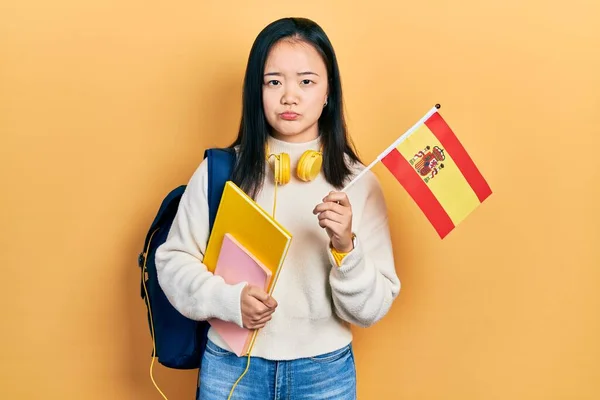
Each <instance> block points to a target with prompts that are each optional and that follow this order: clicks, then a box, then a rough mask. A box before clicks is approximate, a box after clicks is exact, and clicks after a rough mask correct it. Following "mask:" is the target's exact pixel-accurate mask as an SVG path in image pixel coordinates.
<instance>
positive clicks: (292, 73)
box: [263, 40, 328, 142]
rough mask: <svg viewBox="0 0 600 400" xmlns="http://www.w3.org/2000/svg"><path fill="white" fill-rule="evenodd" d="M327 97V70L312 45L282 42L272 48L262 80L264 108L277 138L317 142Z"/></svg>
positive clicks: (289, 41)
mask: <svg viewBox="0 0 600 400" xmlns="http://www.w3.org/2000/svg"><path fill="white" fill-rule="evenodd" d="M327 93H328V77H327V68H326V66H325V63H324V62H323V59H322V58H321V56H320V54H319V53H318V52H317V51H316V50H315V48H314V47H313V46H312V45H310V44H308V43H306V42H301V41H292V40H282V41H280V42H278V43H277V44H275V45H274V46H273V47H272V48H271V51H270V53H269V56H268V57H267V60H266V63H265V74H264V77H263V108H264V112H265V116H266V118H267V122H268V123H269V125H271V127H272V128H273V136H274V137H275V138H277V139H280V140H284V141H286V142H307V141H310V140H313V139H316V138H317V136H318V135H319V127H318V121H319V117H320V116H321V113H322V112H323V107H324V105H325V102H326V100H327Z"/></svg>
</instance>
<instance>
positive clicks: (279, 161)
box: [266, 144, 323, 185]
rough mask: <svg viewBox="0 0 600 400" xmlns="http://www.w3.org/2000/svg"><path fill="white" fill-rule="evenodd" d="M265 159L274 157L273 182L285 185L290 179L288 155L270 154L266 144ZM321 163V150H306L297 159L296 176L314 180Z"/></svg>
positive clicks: (303, 179)
mask: <svg viewBox="0 0 600 400" xmlns="http://www.w3.org/2000/svg"><path fill="white" fill-rule="evenodd" d="M266 151H267V161H269V160H270V159H271V157H274V158H275V161H274V162H273V175H274V177H275V183H276V184H278V185H285V184H286V183H288V182H289V181H290V178H291V176H290V169H291V167H290V164H291V163H290V155H289V154H287V153H279V154H271V152H270V151H269V145H268V144H267V146H266ZM322 165H323V152H322V151H317V150H306V151H305V152H304V153H303V154H302V157H300V160H299V161H298V167H297V168H296V176H297V177H298V178H299V179H300V180H302V181H304V182H309V181H312V180H314V179H315V178H316V177H317V176H318V175H319V173H320V172H321V166H322Z"/></svg>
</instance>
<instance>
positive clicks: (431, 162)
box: [348, 105, 492, 239]
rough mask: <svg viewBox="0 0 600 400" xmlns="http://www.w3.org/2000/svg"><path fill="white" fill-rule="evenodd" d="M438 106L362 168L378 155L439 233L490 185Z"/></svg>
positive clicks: (473, 205)
mask: <svg viewBox="0 0 600 400" xmlns="http://www.w3.org/2000/svg"><path fill="white" fill-rule="evenodd" d="M439 108H440V106H439V105H436V106H435V107H433V108H432V109H431V110H430V111H429V112H428V113H427V114H426V115H425V116H424V117H423V118H422V119H421V120H420V121H418V122H417V123H416V124H415V125H414V126H413V127H412V128H411V129H409V130H408V131H407V132H406V133H405V134H403V135H402V136H400V137H399V138H398V139H397V140H396V141H395V142H394V143H392V145H391V146H389V147H388V148H387V149H386V150H385V151H384V152H383V153H381V154H380V155H379V156H378V157H377V159H376V160H375V161H374V162H373V163H372V164H371V165H370V166H369V167H367V170H368V169H370V168H371V166H372V165H374V164H375V163H377V162H378V161H381V162H382V163H383V165H385V166H386V168H387V169H388V170H389V171H390V172H391V173H392V175H394V177H395V178H396V179H397V180H398V181H399V182H400V184H401V185H402V186H403V187H404V189H405V190H406V191H407V192H408V194H409V195H410V196H411V197H412V199H413V200H414V201H415V202H416V203H417V205H418V206H419V208H420V209H421V211H423V213H424V214H425V216H426V217H427V219H428V220H429V222H430V223H431V224H432V225H433V227H434V228H435V230H436V231H437V233H438V234H439V235H440V237H441V238H442V239H443V238H444V237H446V235H448V234H449V233H450V232H451V231H452V230H453V229H454V228H455V227H456V226H457V225H458V224H459V223H460V222H461V221H463V220H464V219H465V218H466V217H467V215H469V214H470V213H471V212H472V211H473V210H474V209H475V208H477V207H478V206H479V205H480V204H481V203H482V202H483V201H484V200H485V199H487V198H488V197H489V196H490V195H491V193H492V191H491V189H490V187H489V185H488V183H487V182H486V180H485V179H484V178H483V176H482V175H481V173H480V172H479V170H478V169H477V167H476V166H475V163H474V162H473V160H472V159H471V157H470V156H469V154H467V152H466V151H465V149H464V147H463V146H462V144H461V143H460V142H459V140H458V138H457V137H456V136H455V134H454V133H453V132H452V129H450V127H449V126H448V124H447V123H446V121H444V119H443V118H442V116H441V115H440V114H439V112H438V110H439ZM363 172H365V171H363ZM357 178H358V177H357ZM355 180H356V178H355ZM351 183H352V182H351ZM348 186H350V185H348Z"/></svg>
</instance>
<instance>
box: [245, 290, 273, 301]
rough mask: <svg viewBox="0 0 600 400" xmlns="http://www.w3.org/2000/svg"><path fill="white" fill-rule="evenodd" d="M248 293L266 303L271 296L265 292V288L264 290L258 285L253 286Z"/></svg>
mask: <svg viewBox="0 0 600 400" xmlns="http://www.w3.org/2000/svg"><path fill="white" fill-rule="evenodd" d="M248 294H249V295H250V296H252V297H254V298H255V299H258V300H260V301H262V302H263V303H266V302H267V301H268V300H269V298H270V297H271V296H269V294H268V293H267V292H265V291H264V290H262V289H261V288H259V287H257V286H251V287H250V289H249V290H248Z"/></svg>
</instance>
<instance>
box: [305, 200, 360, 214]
mask: <svg viewBox="0 0 600 400" xmlns="http://www.w3.org/2000/svg"><path fill="white" fill-rule="evenodd" d="M324 211H333V212H335V213H337V214H340V215H345V214H347V213H349V212H351V211H350V209H349V208H348V207H345V206H343V205H341V204H337V203H333V202H327V203H321V204H319V205H317V206H316V207H315V208H314V210H313V214H319V213H322V212H324Z"/></svg>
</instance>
